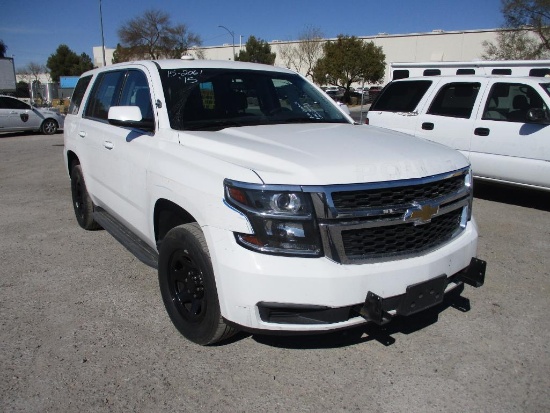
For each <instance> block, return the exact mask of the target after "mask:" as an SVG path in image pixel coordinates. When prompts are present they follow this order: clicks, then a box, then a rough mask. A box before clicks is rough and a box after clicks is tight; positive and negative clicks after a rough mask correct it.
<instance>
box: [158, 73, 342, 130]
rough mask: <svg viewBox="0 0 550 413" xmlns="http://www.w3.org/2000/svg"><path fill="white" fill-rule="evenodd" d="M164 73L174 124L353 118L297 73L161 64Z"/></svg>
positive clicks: (208, 126) (193, 126) (195, 126)
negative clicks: (179, 67) (176, 67)
mask: <svg viewBox="0 0 550 413" xmlns="http://www.w3.org/2000/svg"><path fill="white" fill-rule="evenodd" d="M160 75H161V79H162V83H163V88H164V97H165V99H166V105H167V110H168V116H169V118H170V126H171V127H172V128H173V129H177V130H220V129H223V128H226V127H234V126H252V125H271V124H280V123H319V122H330V123H349V122H348V120H347V119H346V118H345V116H344V115H343V114H342V112H340V110H338V108H336V107H334V105H333V104H332V103H331V102H330V100H329V99H330V98H329V97H328V96H326V95H325V94H324V93H322V92H319V91H318V90H317V89H316V88H315V87H314V86H313V85H311V84H310V83H309V82H307V81H306V80H304V79H303V78H302V77H300V76H298V75H294V74H286V73H277V72H264V71H256V70H228V69H162V70H160Z"/></svg>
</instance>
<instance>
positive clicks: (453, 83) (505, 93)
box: [367, 76, 550, 191]
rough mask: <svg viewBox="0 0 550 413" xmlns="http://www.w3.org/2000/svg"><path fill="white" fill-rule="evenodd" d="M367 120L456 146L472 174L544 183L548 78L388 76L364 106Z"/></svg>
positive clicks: (549, 166)
mask: <svg viewBox="0 0 550 413" xmlns="http://www.w3.org/2000/svg"><path fill="white" fill-rule="evenodd" d="M367 116H368V118H367V119H368V123H369V124H370V125H374V126H381V127H384V128H389V129H393V130H396V131H399V132H406V133H410V134H411V135H415V136H417V137H420V138H425V139H429V140H431V141H434V142H439V143H442V144H444V145H448V146H450V147H452V148H455V149H459V150H460V151H461V152H462V153H463V154H464V155H465V156H467V157H468V158H469V159H470V162H471V163H472V169H473V172H474V176H475V177H477V178H480V179H485V180H491V181H498V182H503V183H507V184H514V185H521V186H527V187H531V188H537V189H543V190H547V191H548V190H550V79H548V78H544V77H513V76H433V77H426V76H425V77H421V78H420V77H419V78H407V79H402V80H396V81H393V82H391V83H390V84H388V85H387V86H386V88H385V89H384V90H383V92H382V93H381V95H380V96H379V97H378V99H377V100H376V101H375V102H374V104H373V105H372V107H371V108H370V109H369V112H368V115H367Z"/></svg>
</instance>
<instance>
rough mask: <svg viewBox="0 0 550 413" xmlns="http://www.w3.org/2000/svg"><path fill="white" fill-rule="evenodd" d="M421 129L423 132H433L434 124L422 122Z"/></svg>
mask: <svg viewBox="0 0 550 413" xmlns="http://www.w3.org/2000/svg"><path fill="white" fill-rule="evenodd" d="M422 129H424V130H434V124H433V123H432V122H424V123H423V124H422Z"/></svg>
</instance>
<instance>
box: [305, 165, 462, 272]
mask: <svg viewBox="0 0 550 413" xmlns="http://www.w3.org/2000/svg"><path fill="white" fill-rule="evenodd" d="M468 174H469V169H467V168H464V169H462V170H459V171H454V172H449V173H446V174H441V175H436V176H431V177H426V178H419V179H409V180H402V181H393V182H387V183H380V182H379V183H373V184H356V185H343V186H337V187H330V186H327V187H315V188H312V191H311V192H312V200H313V204H314V210H315V214H316V216H317V219H318V223H319V227H320V230H321V239H322V242H323V250H324V251H325V254H326V256H327V257H328V258H330V259H332V260H334V261H336V262H339V263H342V264H362V263H366V262H373V261H383V260H389V259H392V260H395V259H404V258H407V257H411V256H415V255H419V254H421V253H423V252H426V251H428V250H434V249H436V248H439V247H441V246H442V245H444V244H446V243H447V242H449V241H451V240H452V239H453V238H454V237H456V236H458V235H459V234H460V233H461V232H462V231H463V230H464V228H466V223H467V220H468V219H469V216H470V214H471V212H470V211H471V202H472V194H471V185H470V182H469V181H470V180H469V177H468Z"/></svg>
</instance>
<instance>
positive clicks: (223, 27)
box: [218, 26, 235, 61]
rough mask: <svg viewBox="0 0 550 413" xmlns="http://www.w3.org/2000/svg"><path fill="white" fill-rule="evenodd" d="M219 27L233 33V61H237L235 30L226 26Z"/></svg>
mask: <svg viewBox="0 0 550 413" xmlns="http://www.w3.org/2000/svg"><path fill="white" fill-rule="evenodd" d="M218 27H221V28H222V29H225V30H227V33H229V34H230V35H231V38H232V39H233V61H235V32H232V31H231V30H229V29H228V28H227V27H225V26H218Z"/></svg>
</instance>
